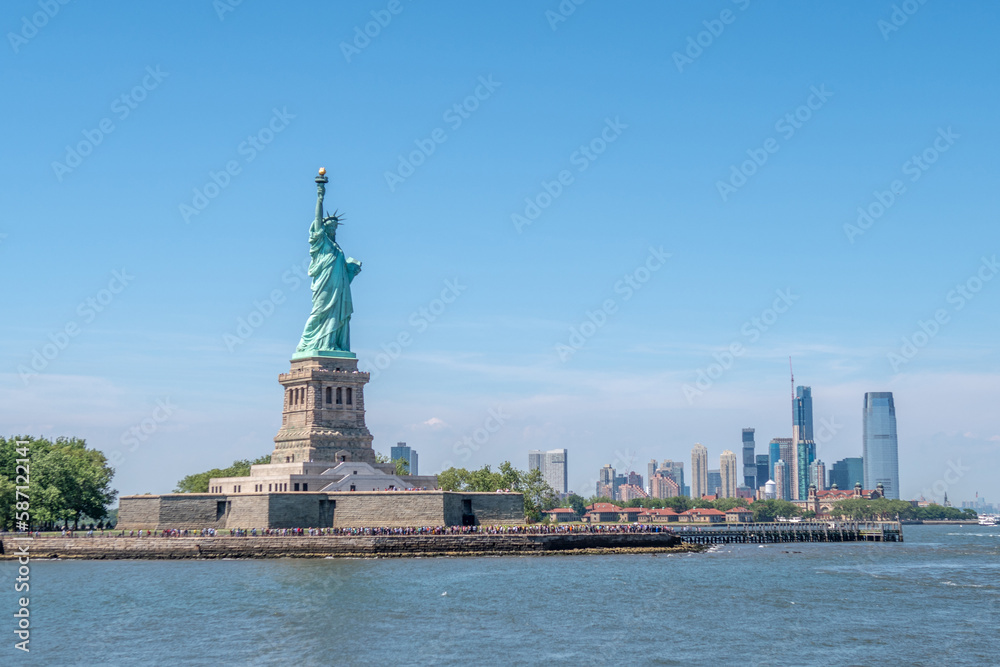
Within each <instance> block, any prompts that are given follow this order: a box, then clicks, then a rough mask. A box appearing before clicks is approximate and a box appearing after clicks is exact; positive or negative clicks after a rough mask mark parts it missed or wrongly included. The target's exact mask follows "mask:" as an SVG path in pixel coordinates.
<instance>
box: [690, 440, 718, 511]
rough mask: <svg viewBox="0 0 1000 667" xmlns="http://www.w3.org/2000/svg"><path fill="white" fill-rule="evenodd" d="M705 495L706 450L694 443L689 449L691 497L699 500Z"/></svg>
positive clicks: (706, 478) (707, 488)
mask: <svg viewBox="0 0 1000 667" xmlns="http://www.w3.org/2000/svg"><path fill="white" fill-rule="evenodd" d="M707 493H709V485H708V448H707V447H705V446H704V445H703V444H701V443H696V444H695V446H694V447H693V448H692V449H691V497H692V498H701V497H702V496H703V495H705V494H707ZM711 493H714V491H712V492H711Z"/></svg>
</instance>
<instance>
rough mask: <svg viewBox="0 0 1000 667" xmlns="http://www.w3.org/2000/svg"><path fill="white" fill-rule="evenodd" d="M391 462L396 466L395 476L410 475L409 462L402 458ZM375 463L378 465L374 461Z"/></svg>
mask: <svg viewBox="0 0 1000 667" xmlns="http://www.w3.org/2000/svg"><path fill="white" fill-rule="evenodd" d="M392 462H393V464H395V466H396V474H397V475H409V474H410V462H409V461H407V460H406V459H403V458H399V459H393V460H392ZM376 463H378V461H376Z"/></svg>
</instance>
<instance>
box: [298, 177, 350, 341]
mask: <svg viewBox="0 0 1000 667" xmlns="http://www.w3.org/2000/svg"><path fill="white" fill-rule="evenodd" d="M327 182H328V179H327V177H326V169H320V170H319V176H317V177H316V189H317V200H316V219H315V220H313V223H312V226H311V227H310V229H309V256H310V257H311V258H312V259H311V260H310V262H309V276H310V277H311V278H312V312H311V313H310V314H309V320H308V321H307V322H306V328H305V331H303V332H302V340H301V341H299V346H298V348H296V350H295V355H294V356H293V359H302V358H305V357H310V356H344V357H352V358H353V357H354V355H353V354H351V353H350V349H351V329H350V323H351V314H352V313H353V312H354V302H353V301H352V300H351V281H352V280H354V276H356V275H358V273H359V272H360V271H361V262H359V261H358V260H356V259H352V258H350V257H345V256H344V251H343V250H341V249H340V246H339V245H338V244H337V227H339V226H340V225H341V224H343V223H341V220H342V218H341V217H340V216H339V215H337V212H336V211H334V214H333V215H325V214H324V213H323V196H324V195H325V194H326V184H327ZM331 352H341V353H346V354H329V353H331ZM323 353H328V354H323Z"/></svg>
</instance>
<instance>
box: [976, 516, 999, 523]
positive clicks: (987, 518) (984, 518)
mask: <svg viewBox="0 0 1000 667" xmlns="http://www.w3.org/2000/svg"><path fill="white" fill-rule="evenodd" d="M979 525H980V526H995V525H997V517H996V516H994V515H992V514H984V515H983V516H981V517H979Z"/></svg>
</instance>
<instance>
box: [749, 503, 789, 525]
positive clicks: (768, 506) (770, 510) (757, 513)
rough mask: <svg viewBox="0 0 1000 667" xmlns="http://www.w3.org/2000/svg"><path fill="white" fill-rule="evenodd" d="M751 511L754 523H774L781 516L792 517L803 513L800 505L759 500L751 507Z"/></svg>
mask: <svg viewBox="0 0 1000 667" xmlns="http://www.w3.org/2000/svg"><path fill="white" fill-rule="evenodd" d="M750 509H751V510H752V511H753V520H754V521H774V520H775V519H777V518H778V517H779V516H782V517H792V516H799V514H801V513H802V510H801V509H800V508H799V506H798V505H796V504H794V503H790V502H788V501H787V500H774V499H771V500H758V501H756V502H755V503H753V504H752V505H750Z"/></svg>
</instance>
